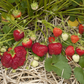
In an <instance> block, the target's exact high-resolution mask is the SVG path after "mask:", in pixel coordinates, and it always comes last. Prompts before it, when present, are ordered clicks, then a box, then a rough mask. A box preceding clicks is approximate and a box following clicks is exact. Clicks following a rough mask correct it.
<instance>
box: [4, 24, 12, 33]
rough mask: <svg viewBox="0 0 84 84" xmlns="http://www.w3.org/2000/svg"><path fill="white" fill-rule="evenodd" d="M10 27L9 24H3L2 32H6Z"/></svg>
mask: <svg viewBox="0 0 84 84" xmlns="http://www.w3.org/2000/svg"><path fill="white" fill-rule="evenodd" d="M10 29H11V28H10V27H9V26H7V25H4V26H3V32H4V33H5V34H6V33H8V32H9V30H10Z"/></svg>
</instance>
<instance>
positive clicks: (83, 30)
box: [79, 24, 84, 34]
mask: <svg viewBox="0 0 84 84" xmlns="http://www.w3.org/2000/svg"><path fill="white" fill-rule="evenodd" d="M83 32H84V26H83V25H82V24H80V25H79V33H80V34H83Z"/></svg>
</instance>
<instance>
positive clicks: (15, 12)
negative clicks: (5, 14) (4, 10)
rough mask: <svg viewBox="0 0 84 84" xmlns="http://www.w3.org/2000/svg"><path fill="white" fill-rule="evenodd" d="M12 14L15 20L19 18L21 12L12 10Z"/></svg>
mask: <svg viewBox="0 0 84 84" xmlns="http://www.w3.org/2000/svg"><path fill="white" fill-rule="evenodd" d="M12 14H13V16H14V17H15V18H19V17H21V11H19V10H13V12H12Z"/></svg>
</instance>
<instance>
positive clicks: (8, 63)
mask: <svg viewBox="0 0 84 84" xmlns="http://www.w3.org/2000/svg"><path fill="white" fill-rule="evenodd" d="M26 53H27V52H26V50H25V48H24V47H23V46H18V47H15V48H14V53H11V52H4V54H3V56H2V57H1V63H2V65H3V66H5V67H6V68H9V67H12V68H13V69H16V68H18V67H19V66H22V65H24V62H25V61H26Z"/></svg>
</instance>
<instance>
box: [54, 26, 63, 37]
mask: <svg viewBox="0 0 84 84" xmlns="http://www.w3.org/2000/svg"><path fill="white" fill-rule="evenodd" d="M53 34H54V36H55V37H58V36H60V35H61V34H62V30H61V29H60V28H56V27H55V28H54V29H53Z"/></svg>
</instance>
